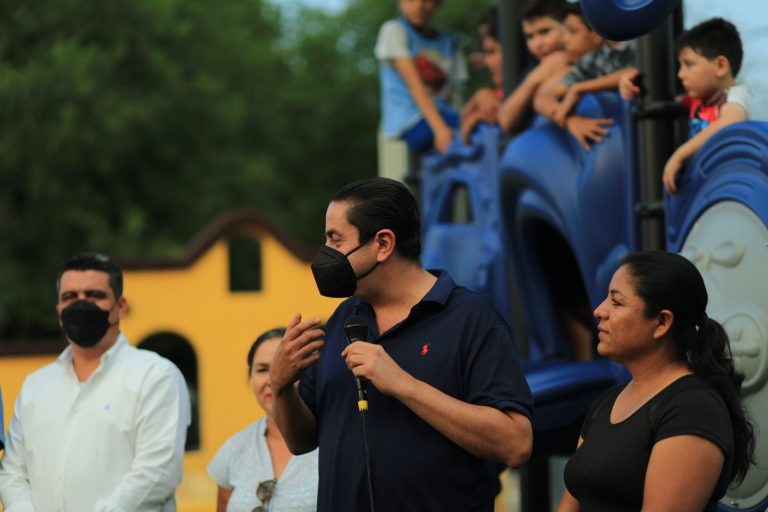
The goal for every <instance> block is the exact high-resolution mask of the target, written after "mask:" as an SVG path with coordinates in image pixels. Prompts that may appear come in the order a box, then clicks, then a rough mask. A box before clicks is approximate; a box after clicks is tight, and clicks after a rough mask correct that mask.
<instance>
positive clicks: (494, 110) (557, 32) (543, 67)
mask: <svg viewBox="0 0 768 512" xmlns="http://www.w3.org/2000/svg"><path fill="white" fill-rule="evenodd" d="M567 8H568V4H567V3H566V2H565V0H529V1H528V2H527V3H526V4H525V6H524V7H523V9H522V16H521V18H522V29H523V34H524V36H525V41H526V46H527V47H528V51H529V52H530V53H531V55H532V56H533V57H534V59H535V62H534V63H533V64H532V65H531V66H529V67H528V68H527V69H525V70H524V71H523V72H522V73H521V79H520V81H519V83H518V85H517V87H516V88H515V90H514V91H513V92H512V94H510V95H509V97H508V98H506V99H504V98H503V91H502V89H501V43H500V40H499V37H498V21H497V20H498V12H497V10H496V7H491V8H490V10H489V11H488V13H487V14H486V15H485V17H484V18H483V19H482V20H481V23H480V26H479V27H478V32H479V33H480V37H481V40H482V44H483V51H484V52H485V65H486V67H488V69H489V70H490V72H491V76H492V78H493V83H494V87H495V88H494V89H490V88H485V89H480V90H479V91H477V92H476V93H475V95H474V96H473V97H472V99H470V101H469V102H468V103H467V105H466V106H465V107H464V110H463V111H462V123H461V131H462V135H463V138H464V140H466V139H467V138H468V136H469V134H470V133H471V131H472V129H473V128H474V126H475V125H476V124H477V123H478V122H480V121H485V122H488V123H498V124H499V125H500V126H501V127H502V129H503V130H504V131H505V132H507V133H514V132H518V131H521V130H522V129H524V128H526V127H527V126H528V125H529V124H530V121H531V119H532V105H531V103H532V101H533V96H534V94H535V93H536V90H537V89H538V87H539V86H540V85H541V84H542V83H543V82H544V81H545V80H547V79H548V78H549V77H551V76H552V75H554V74H556V73H558V72H560V71H561V70H563V69H567V68H568V65H569V60H568V55H567V54H566V53H565V52H564V51H563V33H564V31H565V29H564V27H563V25H562V22H563V18H564V17H565V13H566V10H567Z"/></svg>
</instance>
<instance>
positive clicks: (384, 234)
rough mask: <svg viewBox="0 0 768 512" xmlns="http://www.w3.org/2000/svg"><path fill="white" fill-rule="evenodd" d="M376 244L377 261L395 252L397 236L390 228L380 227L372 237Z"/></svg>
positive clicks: (387, 257)
mask: <svg viewBox="0 0 768 512" xmlns="http://www.w3.org/2000/svg"><path fill="white" fill-rule="evenodd" d="M373 241H374V243H375V244H376V253H377V258H376V259H377V260H378V261H379V262H382V261H386V260H388V259H389V258H390V257H391V256H392V254H394V252H395V246H396V244H397V237H396V236H395V233H394V231H392V230H391V229H382V230H380V231H379V232H378V233H376V235H375V236H374V237H373Z"/></svg>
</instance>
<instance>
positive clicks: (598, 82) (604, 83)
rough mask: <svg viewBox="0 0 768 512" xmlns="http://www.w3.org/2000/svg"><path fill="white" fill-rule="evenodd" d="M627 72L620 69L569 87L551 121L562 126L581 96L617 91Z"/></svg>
mask: <svg viewBox="0 0 768 512" xmlns="http://www.w3.org/2000/svg"><path fill="white" fill-rule="evenodd" d="M628 71H629V70H628V69H622V70H619V71H614V72H613V73H611V74H609V75H605V76H601V77H598V78H593V79H591V80H585V81H583V82H576V83H575V84H573V85H571V86H570V87H569V88H568V90H567V91H566V93H565V96H563V99H562V100H561V101H560V103H559V104H558V106H557V108H556V109H555V113H554V115H553V119H552V120H553V121H554V122H556V123H557V124H559V125H560V126H564V125H565V118H566V117H567V116H568V114H569V113H570V112H571V110H573V107H575V106H576V104H577V103H578V102H579V99H580V98H581V96H582V94H588V93H591V92H598V91H607V90H611V89H617V88H618V87H619V82H620V80H621V78H622V76H623V75H624V74H626V73H627V72H628Z"/></svg>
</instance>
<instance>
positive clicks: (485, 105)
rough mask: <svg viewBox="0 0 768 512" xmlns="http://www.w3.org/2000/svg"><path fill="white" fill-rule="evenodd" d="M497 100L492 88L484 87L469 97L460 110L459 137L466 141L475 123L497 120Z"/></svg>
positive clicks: (490, 122)
mask: <svg viewBox="0 0 768 512" xmlns="http://www.w3.org/2000/svg"><path fill="white" fill-rule="evenodd" d="M498 113H499V100H498V98H497V97H496V93H495V92H494V90H493V89H489V88H487V87H484V88H482V89H479V90H478V91H477V92H475V94H474V95H473V96H472V98H470V100H469V101H468V102H467V104H466V105H465V106H464V109H463V110H462V111H461V138H462V140H463V141H464V142H465V143H466V142H467V141H468V140H469V135H470V134H471V133H472V130H473V129H474V128H475V126H476V125H477V123H480V122H482V121H485V122H486V123H489V124H495V123H497V122H498Z"/></svg>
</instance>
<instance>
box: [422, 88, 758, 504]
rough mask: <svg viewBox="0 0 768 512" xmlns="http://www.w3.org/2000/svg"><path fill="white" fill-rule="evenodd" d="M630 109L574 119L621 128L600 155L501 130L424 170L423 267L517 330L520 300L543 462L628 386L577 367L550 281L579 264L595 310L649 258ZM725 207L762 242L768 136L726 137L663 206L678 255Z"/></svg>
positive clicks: (589, 104)
mask: <svg viewBox="0 0 768 512" xmlns="http://www.w3.org/2000/svg"><path fill="white" fill-rule="evenodd" d="M630 107H631V105H630V104H628V103H626V102H623V101H621V100H620V99H619V98H618V96H617V95H616V94H612V93H603V94H597V95H589V96H586V97H584V98H583V99H582V101H581V102H580V104H579V106H578V108H577V113H579V114H583V115H585V116H588V117H609V118H612V119H613V120H614V125H612V126H611V127H610V129H609V131H610V135H609V136H608V137H607V138H606V139H605V140H604V142H602V143H600V144H595V145H593V147H592V150H591V151H589V152H587V151H584V150H583V149H582V148H581V147H580V146H579V145H578V143H577V142H576V141H575V139H573V138H572V137H571V136H570V135H569V134H568V133H567V132H565V131H564V130H561V129H560V128H558V127H556V126H554V125H553V124H551V123H549V122H547V121H542V120H540V119H539V120H537V122H536V123H535V125H534V126H533V127H532V128H531V129H529V130H527V131H525V132H523V133H521V134H519V135H518V136H517V137H515V138H514V139H513V140H512V141H511V142H509V144H507V145H506V147H504V146H503V141H504V138H503V136H502V134H501V133H500V131H499V130H498V129H497V128H495V127H490V126H485V125H481V126H480V127H479V129H478V130H477V131H476V133H475V134H474V136H473V138H472V140H471V142H470V144H469V145H468V146H462V145H460V144H458V143H457V144H455V145H454V146H453V147H452V148H451V149H450V150H449V152H448V153H447V154H445V155H442V156H440V155H436V154H432V155H430V156H429V157H427V158H425V160H424V162H423V163H424V165H423V168H422V172H423V174H422V176H423V194H422V206H423V212H424V220H423V222H424V233H425V234H424V254H423V262H424V264H425V266H427V267H444V268H447V269H448V270H449V272H451V274H452V275H454V276H455V277H456V279H457V281H458V282H459V283H460V284H463V285H465V286H467V287H469V288H472V289H475V290H477V291H479V292H481V293H483V294H484V295H486V296H487V297H488V298H489V299H490V300H491V301H492V302H493V303H494V304H495V306H496V307H497V308H498V309H499V311H500V312H501V313H502V314H503V315H504V316H505V317H507V318H508V319H509V305H510V297H509V290H510V286H511V285H512V284H513V283H514V285H515V286H516V287H517V289H518V291H519V295H520V297H519V298H520V303H521V304H520V305H521V308H522V314H523V317H524V321H525V324H526V328H527V332H528V338H527V339H526V340H525V343H527V347H528V353H529V359H528V360H526V361H524V362H523V368H524V370H525V373H526V377H527V379H528V382H529V384H530V386H531V390H532V392H533V395H534V400H535V413H534V436H535V441H534V446H535V451H536V453H538V454H542V455H546V454H553V453H567V452H570V451H572V450H573V448H574V446H575V442H576V438H577V436H578V431H579V429H580V426H581V422H582V421H583V417H584V415H585V414H586V411H587V409H588V407H589V405H590V404H591V403H592V401H593V400H594V399H595V398H596V397H597V396H598V395H599V394H600V393H602V392H603V391H605V390H606V389H608V388H609V387H612V386H614V385H616V384H618V383H621V382H626V380H628V377H629V376H628V374H627V372H626V370H624V369H622V368H621V367H620V366H618V365H616V364H614V363H612V362H610V361H607V360H602V359H596V360H593V361H587V362H575V361H573V360H572V359H570V358H571V355H570V352H569V347H568V344H567V342H566V340H565V339H564V337H563V335H562V334H561V332H560V329H559V328H558V320H559V319H558V311H557V307H556V306H555V304H554V301H553V296H552V292H551V291H550V290H549V289H548V286H547V275H548V274H549V275H551V273H552V271H553V268H552V266H553V265H552V264H551V262H553V261H554V262H558V261H565V260H566V259H568V258H570V259H571V261H573V262H574V273H578V274H579V276H578V277H580V278H581V279H582V281H583V288H584V292H585V295H586V300H588V302H589V304H590V305H591V307H593V308H594V307H595V306H596V305H597V304H599V303H600V302H601V301H602V299H603V298H604V297H605V295H606V292H607V287H608V283H609V282H610V278H611V276H612V274H613V272H614V271H615V270H616V268H617V267H618V264H619V262H620V261H621V259H622V258H623V257H624V256H625V255H627V254H629V253H631V252H634V251H637V250H641V249H642V247H641V242H640V237H639V233H640V229H639V222H638V220H637V216H636V215H635V206H636V205H637V204H638V202H639V193H638V179H639V178H638V177H639V175H640V170H639V169H638V164H637V161H638V154H639V153H638V151H639V149H638V146H637V139H638V138H637V136H636V130H635V124H634V121H633V120H632V119H631V116H630V110H629V109H630ZM724 203H726V204H728V205H733V204H738V205H743V208H741V209H740V208H736V211H737V213H739V214H741V213H742V210H746V211H748V212H751V213H749V215H752V214H754V215H755V216H756V217H755V218H757V219H759V220H758V221H757V223H758V224H760V225H761V226H762V229H764V230H765V228H764V226H766V225H768V123H757V122H745V123H739V124H737V125H734V126H731V127H728V128H726V129H723V130H722V131H721V132H719V133H718V134H716V135H715V136H713V137H712V139H711V140H710V141H708V143H707V144H706V145H705V146H704V147H703V148H702V149H701V150H700V151H699V152H698V154H697V155H696V157H695V158H694V159H693V160H692V161H691V162H690V163H689V165H688V167H687V168H686V170H685V171H684V173H683V175H682V181H681V183H680V188H679V193H678V195H676V196H674V197H673V198H670V197H668V196H667V197H665V207H666V224H665V229H666V236H667V248H668V250H671V251H676V252H681V251H682V252H684V254H686V255H687V256H688V254H687V253H685V251H689V252H690V250H691V249H690V248H688V249H686V245H685V244H686V240H689V242H690V240H691V239H692V238H691V237H693V235H691V233H693V234H694V235H695V233H696V229H699V230H700V231H701V230H702V229H703V230H704V231H706V225H705V226H704V227H703V228H702V227H698V228H697V227H696V226H697V225H698V224H701V223H702V220H701V219H702V215H705V213H706V212H710V213H706V215H710V214H711V212H712V211H713V210H712V208H713V207H719V206H722V205H723V204H724ZM457 211H458V213H461V215H458V214H457ZM715 213H717V211H715ZM727 213H728V212H726V214H727ZM704 220H707V219H704ZM697 223H698V224H697ZM704 224H706V222H704ZM725 231H726V233H727V235H726V236H730V232H729V231H728V230H727V229H726V230H725ZM544 232H546V233H548V236H553V237H556V238H557V239H559V240H561V241H562V242H563V247H565V249H566V250H565V251H563V254H559V253H556V254H549V255H542V254H541V252H540V251H541V247H537V238H538V237H540V236H541V234H542V233H544ZM767 238H768V237H767ZM760 240H761V242H760V243H762V244H765V243H766V242H768V239H762V238H761V239H760ZM694 241H695V240H694ZM725 245H728V243H727V241H726V243H725ZM560 249H562V247H561V248H560ZM729 250H733V249H732V248H731V249H729ZM721 252H722V250H721ZM716 256H717V257H730V256H728V255H726V256H723V255H722V254H718V255H716ZM692 259H693V260H694V262H697V261H696V259H695V257H692ZM547 262H550V266H547ZM697 265H700V264H699V263H697ZM700 268H701V265H700ZM702 273H703V275H705V280H706V279H708V274H707V273H706V272H705V271H702ZM763 274H766V272H763ZM716 277H717V276H714V278H716ZM714 278H713V279H714ZM709 286H710V284H709V282H708V288H709ZM767 288H768V286H766V287H765V288H764V289H767ZM719 290H720V288H718V291H717V292H716V293H713V292H712V291H710V296H711V302H715V303H716V302H717V297H714V296H715V295H717V293H718V292H719ZM713 299H714V300H713ZM721 302H722V301H721ZM750 307H751V306H750ZM757 309H761V308H757ZM762 309H765V308H762ZM766 314H768V311H767V312H766ZM711 316H713V317H714V318H717V316H715V315H711ZM764 350H765V351H768V347H764ZM735 357H736V355H735ZM749 364H751V363H750V361H747V365H749ZM753 366H754V365H753ZM747 367H748V368H749V366H747ZM761 378H762V377H761ZM747 382H748V379H745V383H747ZM760 382H761V383H762V384H760V385H763V384H764V380H760ZM764 387H765V386H763V388H764ZM763 428H766V427H765V426H763ZM758 497H759V498H762V496H760V495H759V494H758ZM731 498H732V497H731V495H730V494H729V496H728V497H727V498H726V500H730V499H731ZM754 499H755V495H754V494H753V495H751V497H750V498H749V499H748V500H747V502H749V503H747V502H742V503H740V504H739V506H740V507H742V508H736V509H731V508H729V507H727V506H725V505H721V509H722V510H726V511H730V510H749V511H757V510H764V509H765V508H766V505H768V497H766V499H764V500H761V502H760V503H759V504H754V505H753V504H751V502H750V500H754ZM726 500H724V501H726ZM745 506H748V507H749V508H744V507H745Z"/></svg>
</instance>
